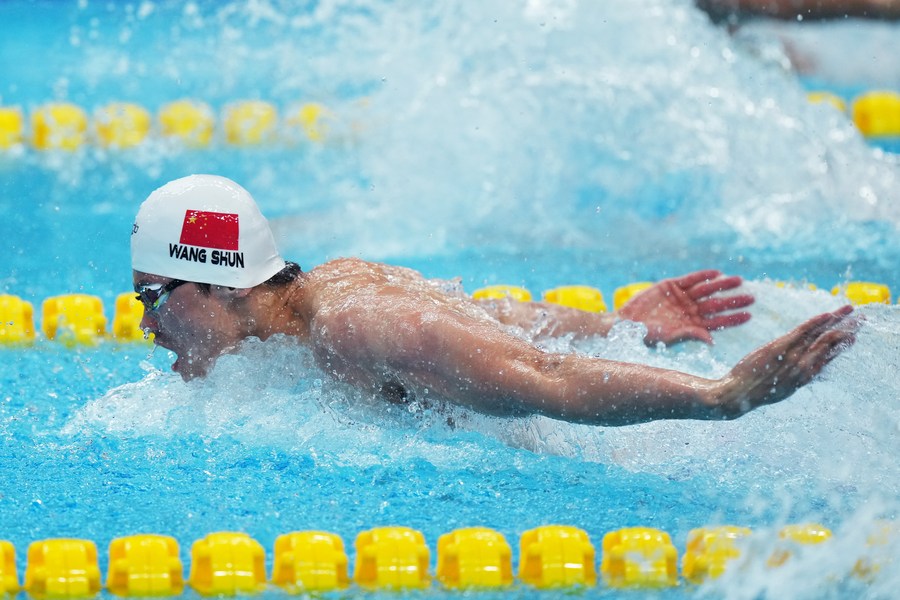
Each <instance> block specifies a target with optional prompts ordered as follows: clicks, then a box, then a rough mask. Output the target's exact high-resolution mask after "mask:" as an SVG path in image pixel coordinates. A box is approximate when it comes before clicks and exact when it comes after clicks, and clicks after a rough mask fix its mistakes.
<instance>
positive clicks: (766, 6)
mask: <svg viewBox="0 0 900 600" xmlns="http://www.w3.org/2000/svg"><path fill="white" fill-rule="evenodd" d="M696 4H697V6H698V7H699V8H700V9H701V10H704V11H706V12H707V13H708V14H709V15H710V17H712V18H713V20H716V21H721V20H728V19H732V20H733V19H742V18H748V17H769V18H775V19H792V20H811V19H846V18H848V17H858V18H867V19H888V20H893V19H900V0H696Z"/></svg>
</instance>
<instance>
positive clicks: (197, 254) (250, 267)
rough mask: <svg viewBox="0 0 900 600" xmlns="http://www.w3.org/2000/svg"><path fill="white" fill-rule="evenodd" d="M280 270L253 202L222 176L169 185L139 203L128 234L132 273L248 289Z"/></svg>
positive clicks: (279, 260)
mask: <svg viewBox="0 0 900 600" xmlns="http://www.w3.org/2000/svg"><path fill="white" fill-rule="evenodd" d="M284 266H285V262H284V259H282V258H281V256H280V255H279V254H278V249H277V248H276V247H275V239H274V238H273V237H272V231H271V230H270V229H269V223H268V221H266V219H265V217H263V216H262V214H261V213H260V212H259V208H258V207H257V206H256V202H255V201H254V200H253V197H252V196H250V193H249V192H247V190H245V189H244V188H242V187H241V186H239V185H238V184H236V183H235V182H233V181H231V180H230V179H226V178H225V177H218V176H216V175H191V176H189V177H182V178H181V179H176V180H175V181H170V182H169V183H167V184H166V185H164V186H162V187H161V188H159V189H158V190H156V191H155V192H153V193H152V194H150V196H149V197H148V198H147V199H146V200H145V201H144V203H143V204H141V207H140V209H139V210H138V214H137V217H136V218H135V220H134V226H133V227H132V229H131V268H132V269H134V270H136V271H143V272H144V273H151V274H153V275H161V276H162V277H171V278H172V279H183V280H185V281H195V282H198V283H210V284H213V285H224V286H228V287H235V288H250V287H253V286H255V285H259V284H260V283H262V282H264V281H265V280H267V279H269V278H270V277H272V275H274V274H275V273H277V272H278V271H280V270H281V269H283V268H284Z"/></svg>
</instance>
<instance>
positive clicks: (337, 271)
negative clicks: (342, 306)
mask: <svg viewBox="0 0 900 600" xmlns="http://www.w3.org/2000/svg"><path fill="white" fill-rule="evenodd" d="M309 276H310V277H311V279H312V280H314V281H315V280H321V281H329V280H331V281H334V280H343V281H358V282H359V283H365V282H376V281H379V282H380V281H388V280H395V279H397V278H400V279H422V275H421V274H420V273H418V272H417V271H414V270H413V269H408V268H406V267H398V266H394V265H388V264H385V263H379V262H373V261H368V260H363V259H361V258H355V257H349V258H335V259H333V260H329V261H328V262H325V263H322V264H321V265H319V266H317V267H314V268H313V269H312V270H310V271H309Z"/></svg>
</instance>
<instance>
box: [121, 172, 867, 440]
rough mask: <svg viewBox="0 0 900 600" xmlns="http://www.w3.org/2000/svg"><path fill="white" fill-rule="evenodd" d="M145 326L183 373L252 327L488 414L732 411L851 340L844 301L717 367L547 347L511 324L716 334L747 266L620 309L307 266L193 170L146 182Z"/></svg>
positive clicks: (611, 417)
mask: <svg viewBox="0 0 900 600" xmlns="http://www.w3.org/2000/svg"><path fill="white" fill-rule="evenodd" d="M131 256H132V268H133V276H134V289H135V291H136V292H137V293H138V298H140V300H141V301H142V302H143V304H144V318H143V320H142V321H141V327H142V328H144V330H145V331H148V332H151V333H153V334H154V335H155V338H154V341H155V343H156V344H157V345H159V346H162V347H164V348H168V349H169V350H171V351H173V352H174V353H175V354H176V355H177V360H176V361H175V363H174V364H173V365H172V368H173V369H174V370H175V371H177V372H178V373H180V374H181V376H182V377H183V378H184V379H185V380H189V379H192V378H194V377H198V376H203V375H205V374H206V373H207V372H208V371H209V370H210V369H211V368H212V367H213V365H214V363H215V361H216V358H217V357H219V356H221V355H222V354H224V353H227V352H229V351H232V350H233V349H234V348H235V347H236V346H237V345H238V344H239V343H240V342H241V340H244V339H245V338H248V337H256V338H259V339H261V340H266V339H267V338H269V337H271V336H272V335H275V334H285V335H289V336H294V337H296V338H297V339H298V340H299V341H300V342H301V343H303V344H306V345H308V346H309V347H310V348H311V349H312V352H313V354H314V356H315V357H316V360H317V362H318V363H319V364H320V365H321V367H322V369H323V370H324V371H325V372H327V373H329V374H333V375H334V376H335V377H337V378H339V379H341V380H343V381H348V382H351V383H353V384H355V385H357V386H360V387H361V388H363V389H365V390H368V391H371V392H372V393H380V394H382V395H384V396H385V397H386V398H387V399H389V400H394V401H397V400H403V399H408V398H412V397H415V395H416V394H418V393H421V392H422V391H423V390H426V389H427V390H429V393H432V394H437V395H438V396H440V397H442V398H444V399H446V400H449V401H452V402H455V403H457V404H460V405H463V406H466V407H469V408H472V409H475V410H477V411H480V412H483V413H487V414H492V415H510V416H512V415H527V414H542V415H546V416H549V417H553V418H557V419H563V420H567V421H573V422H578V423H592V424H598V425H625V424H629V423H639V422H643V421H650V420H655V419H732V418H736V417H739V416H740V415H743V414H744V413H746V412H748V411H750V410H752V409H754V408H756V407H758V406H762V405H765V404H771V403H773V402H778V401H780V400H784V399H785V398H787V397H788V396H790V395H791V394H793V393H794V391H796V390H797V389H798V388H800V387H801V386H803V385H805V384H806V383H808V382H809V381H810V380H811V379H812V378H813V377H814V376H815V375H816V374H817V373H819V372H820V371H821V370H822V368H823V367H824V366H825V365H826V364H827V363H828V362H829V361H831V360H832V359H833V358H834V357H835V356H836V355H837V354H838V353H839V352H840V351H841V350H842V349H844V348H846V347H847V346H849V345H850V344H852V343H853V341H854V339H855V338H854V332H855V329H856V322H855V321H854V319H852V318H848V316H849V315H850V313H851V308H850V307H849V306H845V307H843V308H841V309H838V310H836V311H834V312H831V313H825V314H822V315H819V316H817V317H813V318H812V319H810V320H809V321H807V322H805V323H803V324H802V325H800V326H799V327H797V328H796V329H794V330H793V331H791V332H790V333H788V334H786V335H784V336H782V337H780V338H778V339H776V340H774V341H772V342H770V343H768V344H766V345H765V346H763V347H761V348H759V349H757V350H755V351H754V352H752V353H750V354H749V355H748V356H747V357H745V358H744V359H743V360H741V361H740V362H739V363H738V364H737V365H736V366H735V367H734V368H733V369H732V370H731V371H730V372H729V373H728V374H727V375H726V376H725V377H723V378H721V379H705V378H702V377H697V376H694V375H689V374H686V373H681V372H678V371H671V370H666V369H659V368H655V367H650V366H646V365H639V364H630V363H623V362H617V361H612V360H605V359H601V358H593V357H589V356H583V355H578V354H553V353H550V352H545V351H542V350H540V349H539V348H537V347H536V346H534V345H533V344H532V343H530V342H529V341H526V340H525V339H524V337H518V336H517V335H515V334H514V333H512V332H511V329H512V328H510V327H509V326H516V327H520V328H522V329H524V330H527V331H536V330H537V333H538V334H539V335H545V336H553V335H564V334H573V335H574V336H576V337H586V336H593V335H605V334H606V333H607V332H608V331H609V329H610V327H611V326H612V325H613V323H615V321H616V320H619V319H627V320H631V321H639V322H641V323H644V324H645V325H646V327H647V336H646V338H645V341H646V342H647V343H648V344H655V343H657V342H664V343H666V344H672V343H675V342H679V341H683V340H701V341H704V342H711V341H712V337H711V335H710V332H712V331H714V330H717V329H722V328H725V327H732V326H735V325H739V324H741V323H744V322H746V321H747V320H748V319H749V318H750V315H749V313H747V312H745V311H742V310H741V309H743V308H746V307H747V306H749V305H750V304H752V302H753V297H752V296H749V295H746V294H737V295H725V296H723V295H720V294H719V292H724V291H729V290H734V289H735V288H737V287H738V286H739V285H740V283H741V280H740V278H738V277H726V276H723V275H722V274H721V273H719V272H718V271H712V270H710V271H699V272H697V273H692V274H689V275H685V276H683V277H679V278H675V279H668V280H665V281H662V282H660V283H658V284H656V285H655V286H653V287H651V288H649V289H648V290H646V291H644V292H643V293H641V294H640V295H638V296H637V297H635V298H634V299H633V300H631V302H629V303H628V304H626V305H625V306H624V307H622V308H621V309H620V310H619V311H617V312H615V313H600V314H597V313H588V312H583V311H579V310H576V309H570V308H566V307H563V306H558V305H553V304H544V303H540V302H523V303H517V302H508V301H504V302H483V301H482V302H479V301H475V300H473V299H471V298H469V297H467V296H464V295H462V294H459V295H457V294H453V293H447V292H445V291H442V289H441V288H440V286H439V285H438V284H436V283H434V282H431V281H429V280H427V279H425V278H424V277H423V276H422V275H421V274H419V273H417V272H415V271H412V270H410V269H405V268H401V267H394V266H389V265H384V264H379V263H373V262H367V261H363V260H359V259H352V258H344V259H338V260H333V261H329V262H327V263H325V264H323V265H320V266H317V267H315V268H313V269H311V270H310V271H308V272H303V271H302V270H301V269H300V267H299V266H297V265H296V264H294V263H291V262H285V261H284V259H282V257H281V256H280V254H279V252H278V250H277V248H276V247H275V241H274V238H273V236H272V233H271V231H270V229H269V225H268V222H267V221H266V220H265V218H264V217H263V216H262V214H260V212H259V208H258V207H257V206H256V203H255V201H254V200H253V198H252V197H251V196H250V194H249V193H248V192H247V191H246V190H245V189H244V188H242V187H241V186H239V185H238V184H236V183H234V182H233V181H231V180H229V179H226V178H224V177H217V176H213V175H192V176H190V177H184V178H182V179H177V180H175V181H172V182H170V183H168V184H166V185H164V186H163V187H161V188H159V189H158V190H156V191H154V192H153V193H152V194H150V196H149V197H148V198H147V200H146V201H144V203H143V204H142V205H141V207H140V209H139V211H138V214H137V217H136V219H135V223H134V226H133V227H132V235H131Z"/></svg>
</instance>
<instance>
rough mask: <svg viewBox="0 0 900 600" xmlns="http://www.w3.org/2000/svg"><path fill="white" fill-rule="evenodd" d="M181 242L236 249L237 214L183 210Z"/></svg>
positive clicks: (206, 246)
mask: <svg viewBox="0 0 900 600" xmlns="http://www.w3.org/2000/svg"><path fill="white" fill-rule="evenodd" d="M181 243H182V244H186V245H188V246H202V247H204V248H218V249H219V250H237V249H238V216H237V215H236V214H233V213H218V212H209V211H205V210H186V211H184V224H183V225H182V226H181Z"/></svg>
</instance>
